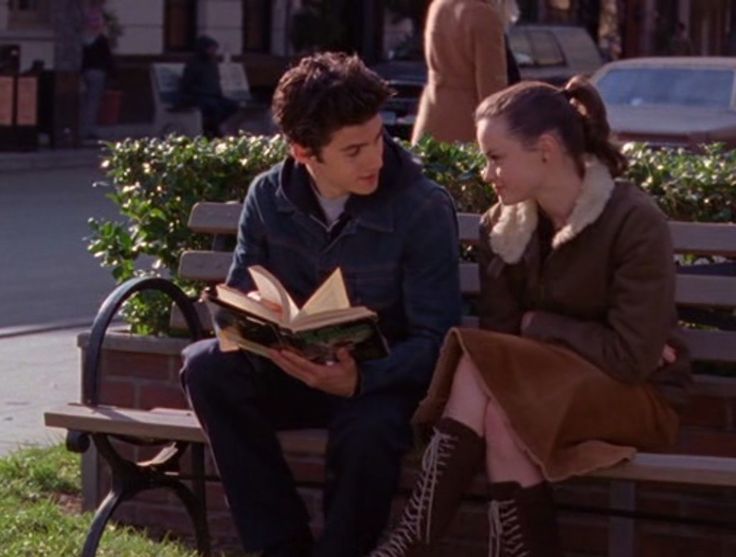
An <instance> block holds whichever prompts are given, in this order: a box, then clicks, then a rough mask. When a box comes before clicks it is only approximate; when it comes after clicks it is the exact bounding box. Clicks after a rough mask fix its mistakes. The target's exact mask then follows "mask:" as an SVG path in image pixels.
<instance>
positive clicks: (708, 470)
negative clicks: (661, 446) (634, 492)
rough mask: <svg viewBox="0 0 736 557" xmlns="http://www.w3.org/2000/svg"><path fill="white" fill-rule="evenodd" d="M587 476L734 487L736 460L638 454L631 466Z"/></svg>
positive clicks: (596, 472)
mask: <svg viewBox="0 0 736 557" xmlns="http://www.w3.org/2000/svg"><path fill="white" fill-rule="evenodd" d="M588 476H590V477H596V478H603V479H607V480H637V481H650V482H664V483H677V484H692V485H709V486H720V487H733V486H734V485H736V459H733V458H723V457H706V456H690V455H672V454H652V453H638V454H637V455H636V456H635V457H634V458H633V459H632V460H631V461H630V462H625V463H622V464H619V465H616V466H614V467H613V468H607V469H605V470H598V471H595V472H592V473H590V474H587V475H586V477H588Z"/></svg>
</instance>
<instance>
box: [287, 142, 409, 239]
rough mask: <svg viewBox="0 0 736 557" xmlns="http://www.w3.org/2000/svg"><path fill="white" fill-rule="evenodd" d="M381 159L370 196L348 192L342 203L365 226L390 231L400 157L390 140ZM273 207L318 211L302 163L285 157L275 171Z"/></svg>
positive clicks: (399, 172) (391, 229)
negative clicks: (377, 175)
mask: <svg viewBox="0 0 736 557" xmlns="http://www.w3.org/2000/svg"><path fill="white" fill-rule="evenodd" d="M383 158H384V165H383V168H382V169H381V172H380V174H379V178H378V188H377V189H376V191H375V192H373V193H372V194H370V195H351V196H350V199H348V202H347V203H346V204H345V212H346V213H348V215H349V216H350V217H352V218H353V219H354V220H355V221H357V222H358V224H360V225H362V226H365V227H366V228H372V229H374V230H378V231H380V232H392V231H393V230H394V208H393V203H392V197H393V195H392V194H393V193H394V190H395V189H396V188H398V187H400V186H401V185H402V176H401V175H402V168H401V166H402V164H401V156H400V154H399V153H398V152H397V147H396V146H395V144H394V143H393V141H392V140H387V141H386V144H385V149H384V155H383ZM403 179H406V178H403ZM276 207H277V209H278V210H279V211H280V212H284V213H293V212H294V211H299V212H302V213H306V214H313V213H314V212H315V209H316V210H317V211H319V203H318V202H317V199H316V197H315V195H314V193H313V192H312V188H311V186H310V185H309V173H308V172H307V169H306V167H305V166H304V165H302V164H299V163H297V162H296V161H295V160H294V159H293V158H292V157H287V159H286V160H285V161H284V164H283V165H282V167H281V171H280V173H279V186H278V189H277V191H276ZM317 214H320V213H319V212H317Z"/></svg>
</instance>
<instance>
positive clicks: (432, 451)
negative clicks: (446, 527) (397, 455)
mask: <svg viewBox="0 0 736 557" xmlns="http://www.w3.org/2000/svg"><path fill="white" fill-rule="evenodd" d="M457 441H458V439H457V438H456V437H454V436H452V435H450V434H448V433H443V432H441V431H439V430H438V429H436V428H435V430H434V435H432V439H431V440H430V442H429V444H428V445H427V448H426V449H425V451H424V455H423V456H422V474H421V476H420V479H419V481H418V483H417V486H416V487H415V489H414V491H413V492H412V494H411V498H410V499H409V501H408V502H407V504H406V507H405V508H404V512H403V513H402V515H401V519H400V520H399V524H398V526H396V528H395V529H394V531H393V532H392V534H391V537H390V538H389V539H388V540H387V541H386V543H385V544H383V545H382V546H381V547H380V548H378V549H377V550H376V551H374V552H373V553H371V557H401V556H402V555H403V554H404V553H406V552H407V551H408V550H409V548H410V547H411V545H412V544H413V543H415V542H417V541H421V542H423V543H425V544H429V543H430V536H431V527H432V509H433V508H434V495H435V488H436V486H437V482H438V481H439V478H440V476H441V475H442V472H443V471H444V469H445V467H446V466H447V461H448V459H449V457H450V455H451V454H452V452H453V450H454V449H455V446H456V445H457ZM422 520H424V521H425V524H424V528H422Z"/></svg>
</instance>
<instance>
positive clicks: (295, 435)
mask: <svg viewBox="0 0 736 557" xmlns="http://www.w3.org/2000/svg"><path fill="white" fill-rule="evenodd" d="M44 421H45V424H46V426H48V427H60V428H63V429H69V430H73V431H83V432H88V433H108V434H115V435H127V436H130V437H141V438H143V439H162V440H166V441H188V442H192V443H205V442H206V438H205V436H204V432H203V431H202V427H201V426H200V425H199V421H198V420H197V417H196V416H195V415H194V412H192V411H191V410H179V409H175V408H153V409H151V410H134V409H131V408H119V407H115V406H104V405H100V406H96V407H94V408H93V407H89V406H84V405H82V404H68V405H66V406H61V407H58V408H54V409H52V410H49V411H47V412H46V413H45V414H44ZM279 440H280V441H281V444H282V445H283V447H284V450H287V451H288V452H290V453H294V454H310V455H321V454H324V451H325V447H326V433H325V432H324V431H323V430H319V429H304V430H299V431H284V432H281V433H279Z"/></svg>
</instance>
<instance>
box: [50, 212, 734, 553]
mask: <svg viewBox="0 0 736 557" xmlns="http://www.w3.org/2000/svg"><path fill="white" fill-rule="evenodd" d="M240 210H241V205H240V204H237V203H199V204H197V205H196V206H195V207H194V208H193V210H192V213H191V216H190V221H189V226H190V228H191V229H192V230H193V231H196V232H198V233H203V234H209V235H212V236H213V237H214V240H213V250H212V251H190V252H187V253H185V254H183V256H182V258H181V261H180V267H179V274H180V275H181V276H182V277H185V278H188V279H195V280H201V281H204V282H206V283H215V282H219V281H222V280H223V279H224V277H225V275H226V273H227V269H228V267H229V265H230V259H231V252H230V251H222V246H225V245H228V246H231V245H232V242H231V240H232V236H233V235H234V234H235V233H236V229H237V221H238V216H239V214H240ZM478 218H479V217H478V215H471V214H463V215H460V236H461V240H462V242H463V243H464V244H470V245H472V244H474V243H476V242H477V229H478ZM671 230H672V234H673V238H674V245H675V249H676V252H677V253H680V254H696V255H702V256H716V257H720V258H722V259H723V258H732V257H734V256H736V225H728V224H693V223H682V222H672V223H671ZM680 270H681V271H682V272H681V273H678V279H677V294H676V297H677V302H678V307H679V308H680V309H681V310H683V311H688V310H691V309H694V310H696V311H705V312H706V314H705V316H706V318H712V317H714V315H713V312H714V311H715V319H717V320H718V319H720V320H721V321H722V322H723V323H725V327H730V328H731V330H712V329H688V330H686V336H687V340H688V343H689V345H690V347H691V350H692V354H693V358H694V359H695V360H697V361H700V362H721V363H726V364H728V365H730V366H732V365H733V363H734V362H736V331H734V329H736V326H734V323H733V318H734V314H733V310H734V308H736V277H734V276H712V275H707V274H697V273H702V272H703V271H706V272H707V271H708V268H707V267H700V266H694V267H690V266H688V267H682V268H681V269H680ZM460 271H461V284H462V290H463V294H464V295H465V296H466V297H470V298H472V297H473V296H476V295H477V294H478V291H479V280H478V271H477V265H476V264H474V263H460ZM693 272H695V273H696V274H691V273H693ZM149 288H155V289H161V290H163V291H165V292H167V293H168V294H169V295H170V296H171V297H172V298H173V300H174V302H175V308H174V311H173V312H172V322H173V325H175V326H176V327H179V328H188V329H189V332H190V335H191V337H192V339H197V338H201V337H202V336H203V334H204V332H203V331H206V330H207V329H208V327H203V326H201V325H200V323H209V317H208V316H207V315H206V312H205V310H204V307H202V306H201V305H199V304H193V303H192V302H191V301H190V300H189V299H188V298H187V297H186V296H184V295H183V294H182V293H181V292H180V291H179V290H178V289H177V288H176V287H174V286H172V285H171V283H169V282H168V281H166V280H163V279H133V280H131V281H129V282H128V283H125V284H123V285H121V286H119V287H118V288H117V289H116V290H115V291H114V292H113V293H112V294H111V295H110V296H109V297H108V299H107V300H106V301H105V303H104V304H103V306H102V308H101V309H100V312H99V314H98V316H97V318H96V320H95V323H94V324H93V327H92V330H91V333H90V338H89V345H88V347H87V350H86V352H85V356H84V361H83V398H82V402H81V403H77V404H70V405H68V406H65V407H62V408H59V409H55V410H53V411H49V412H47V413H46V414H45V420H46V425H48V426H52V427H60V428H65V429H67V430H68V436H67V443H68V446H69V448H71V449H72V450H77V451H80V452H81V451H84V450H86V448H87V447H88V446H89V439H90V438H91V440H92V441H93V442H94V444H95V446H96V448H97V451H98V452H99V454H100V455H101V456H102V457H103V458H104V459H105V460H106V461H107V462H108V464H110V467H111V470H112V489H111V492H110V493H109V494H108V496H107V498H106V499H105V500H104V501H103V502H102V503H101V505H100V507H99V508H98V510H97V515H96V518H95V520H94V522H93V525H92V528H91V531H90V534H89V536H88V538H87V542H86V544H85V548H84V551H83V553H82V555H83V556H84V557H91V556H92V555H94V554H95V552H96V548H97V544H98V543H99V540H100V537H101V535H102V531H103V529H104V527H105V524H106V522H107V521H108V520H109V518H110V516H111V515H112V513H113V511H114V510H115V508H116V507H117V506H118V504H119V503H120V502H121V501H123V500H125V499H128V498H131V497H133V496H134V495H135V494H137V493H138V492H140V491H142V490H145V489H151V488H154V487H168V488H170V489H171V490H173V492H174V493H176V495H177V496H178V497H179V498H180V499H181V500H182V502H183V503H184V505H185V506H186V508H187V511H188V512H189V514H190V515H191V517H192V519H193V521H194V525H195V532H196V535H197V547H198V550H199V551H200V552H201V553H202V554H207V553H208V551H209V538H208V533H207V525H206V512H207V511H206V501H205V481H206V480H210V479H214V478H211V477H209V476H208V477H205V473H204V464H203V463H204V454H205V444H206V440H205V437H204V435H203V433H202V430H201V429H200V426H199V424H198V423H197V420H196V418H195V417H194V416H193V414H192V413H191V412H189V411H186V410H181V409H179V410H175V409H166V408H155V409H152V410H137V409H129V408H121V407H113V406H103V405H99V404H98V403H99V375H98V374H99V372H98V367H99V363H100V357H101V350H102V343H103V340H104V338H105V334H106V331H107V328H108V325H109V323H110V321H111V319H112V318H113V317H114V315H115V313H116V312H117V309H118V308H119V307H120V305H121V304H122V303H123V302H124V300H125V299H127V298H128V297H130V296H131V295H133V294H134V293H135V292H138V291H141V290H144V289H149ZM723 310H725V312H726V313H725V314H723V313H722V312H723ZM719 312H721V313H719ZM724 315H725V318H726V320H725V321H723V318H724ZM729 319H730V321H729ZM465 325H466V326H476V325H477V320H476V319H475V318H474V317H467V318H466V322H465ZM698 395H707V396H716V397H718V396H729V397H733V398H736V376H735V375H732V376H726V377H716V376H710V375H700V376H697V377H696V381H695V396H698ZM111 439H116V440H124V441H126V442H130V443H134V444H135V443H139V444H145V443H152V442H157V443H159V444H166V446H165V447H164V448H163V449H162V450H161V451H160V452H159V453H158V455H157V456H155V457H154V458H152V459H150V460H147V461H145V462H139V463H131V462H129V461H127V460H125V459H123V458H122V457H121V456H120V455H119V454H118V452H117V451H116V450H115V448H114V447H113V444H112V443H111V441H110V440H111ZM280 439H281V441H282V445H283V447H284V450H285V451H286V452H287V453H295V454H307V455H312V456H315V457H320V456H321V455H323V454H324V449H325V434H324V432H323V431H319V430H309V431H299V432H286V433H283V434H281V436H280ZM187 447H189V448H190V449H191V453H190V454H191V458H192V462H191V464H190V465H189V466H184V467H182V466H180V460H181V457H182V455H183V454H184V451H185V449H186V448H187ZM411 462H412V461H411V459H409V464H407V470H406V473H405V474H404V480H403V481H402V488H403V489H410V488H411V481H412V477H413V474H414V472H412V470H415V464H416V463H415V462H414V463H413V464H412V463H411ZM182 468H183V469H189V470H190V471H191V473H189V474H185V473H183V472H182V471H181V470H182ZM591 477H595V478H599V479H604V480H607V481H608V482H610V484H609V485H610V488H609V505H608V507H609V508H607V509H606V512H607V514H609V515H610V516H611V517H612V518H611V519H610V522H609V542H608V553H609V555H611V556H613V557H625V556H630V555H633V549H632V548H633V543H634V530H633V521H632V519H633V518H634V517H635V516H639V517H641V516H642V513H637V512H636V482H640V481H647V482H665V483H668V484H682V485H698V486H711V487H715V488H724V487H731V488H732V487H735V486H736V455H734V457H733V458H725V457H713V456H704V455H684V454H648V453H639V454H638V455H637V456H636V457H635V458H634V459H633V460H632V461H630V462H626V463H623V464H620V465H618V466H616V467H613V468H610V469H607V470H601V471H598V472H595V473H594V474H591ZM296 480H297V483H300V484H311V485H319V484H320V482H321V476H320V475H319V474H318V475H317V476H315V475H314V474H311V475H310V474H304V475H302V476H299V475H297V477H296ZM189 481H191V485H192V487H191V488H189V487H187V485H185V483H184V482H189ZM483 486H484V479H483V478H481V477H479V478H478V479H477V481H476V482H475V483H474V486H473V488H472V489H471V493H470V495H471V496H475V497H482V496H483V493H484V490H483ZM572 510H577V511H579V510H587V511H592V512H599V511H600V510H601V509H598V508H592V509H589V508H574V509H572ZM643 516H644V517H645V518H653V519H673V520H681V519H680V518H678V517H671V516H667V514H666V513H664V514H663V513H645V514H644V515H643ZM724 518H728V517H724ZM712 522H713V523H714V524H716V523H718V524H720V525H721V526H724V525H725V526H727V527H730V528H732V529H736V524H735V523H734V521H733V520H730V521H728V520H726V521H719V520H715V521H712Z"/></svg>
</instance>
